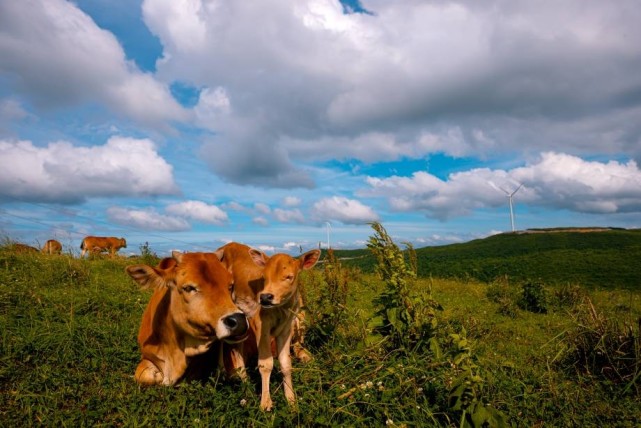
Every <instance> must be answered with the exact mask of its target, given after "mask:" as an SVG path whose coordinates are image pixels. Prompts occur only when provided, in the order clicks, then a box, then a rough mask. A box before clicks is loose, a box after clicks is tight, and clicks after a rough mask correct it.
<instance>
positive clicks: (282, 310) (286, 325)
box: [219, 243, 320, 410]
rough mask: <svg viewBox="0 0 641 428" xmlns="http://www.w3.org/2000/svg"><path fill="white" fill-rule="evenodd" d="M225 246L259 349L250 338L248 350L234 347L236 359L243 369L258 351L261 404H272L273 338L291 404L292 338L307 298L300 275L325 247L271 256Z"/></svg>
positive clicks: (238, 246) (268, 407)
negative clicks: (300, 281)
mask: <svg viewBox="0 0 641 428" xmlns="http://www.w3.org/2000/svg"><path fill="white" fill-rule="evenodd" d="M220 250H222V251H223V257H222V262H223V264H225V265H226V266H228V267H229V268H230V269H231V271H232V273H233V275H234V287H235V301H236V304H238V306H239V307H240V308H241V309H242V310H243V311H244V312H245V313H246V314H247V315H248V317H249V319H250V321H249V323H250V326H251V330H252V332H253V334H254V336H255V339H256V344H257V348H258V349H257V350H256V348H255V347H253V346H252V344H251V343H247V344H246V346H242V353H243V355H239V354H238V349H234V350H232V353H231V364H232V366H233V368H236V369H240V370H241V371H242V370H244V367H245V363H246V362H247V361H248V360H249V359H250V358H251V357H252V352H254V353H255V352H256V351H257V353H258V370H259V372H260V377H261V383H262V385H261V386H262V394H261V400H260V407H261V409H263V410H271V408H272V399H271V395H270V392H269V378H270V376H271V372H272V370H273V367H274V358H273V354H272V339H273V340H274V341H275V345H276V355H277V356H278V361H279V363H280V370H281V373H282V375H283V385H284V390H285V397H286V398H287V401H288V402H289V403H290V404H294V403H295V401H296V396H295V394H294V388H293V385H292V363H291V355H290V344H291V340H292V336H293V333H294V329H295V327H296V326H297V325H298V323H299V319H298V317H297V315H298V313H299V311H300V309H301V302H302V299H301V295H300V291H299V288H298V276H299V273H300V272H301V271H302V270H304V269H310V268H312V267H313V266H314V265H315V264H316V262H317V261H318V259H319V258H320V250H312V251H309V252H307V253H305V254H303V255H302V256H300V257H299V258H297V259H295V258H293V257H291V256H289V255H287V254H275V255H273V256H272V257H268V256H267V255H265V254H264V253H262V252H260V251H258V250H255V249H251V248H249V247H247V246H245V245H242V244H237V243H231V244H227V245H225V246H224V247H222V248H220V249H219V251H220ZM301 350H302V348H301ZM302 351H304V350H302Z"/></svg>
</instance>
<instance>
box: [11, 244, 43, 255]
mask: <svg viewBox="0 0 641 428" xmlns="http://www.w3.org/2000/svg"><path fill="white" fill-rule="evenodd" d="M11 249H12V250H13V251H15V252H16V253H20V254H24V253H37V252H38V249H37V248H35V247H32V246H31V245H27V244H21V243H20V242H14V243H13V244H11Z"/></svg>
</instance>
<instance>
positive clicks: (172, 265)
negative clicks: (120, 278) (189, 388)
mask: <svg viewBox="0 0 641 428" xmlns="http://www.w3.org/2000/svg"><path fill="white" fill-rule="evenodd" d="M220 257H222V253H184V254H183V253H179V252H176V251H174V252H173V253H172V257H171V258H165V259H163V260H162V261H161V262H160V264H159V265H158V266H156V267H150V266H147V265H135V266H128V267H127V268H126V271H127V273H128V274H129V275H130V276H131V277H132V278H133V279H134V280H135V281H136V282H137V283H138V284H140V285H141V286H143V287H152V288H154V293H153V295H152V296H151V299H150V301H149V304H148V305H147V308H146V309H145V312H144V314H143V318H142V322H141V324H140V331H139V333H138V344H139V345H140V349H141V352H142V361H141V362H140V363H139V364H138V367H137V369H136V374H135V379H136V381H137V382H138V383H140V384H143V385H156V384H161V385H174V384H175V383H176V382H178V381H180V380H181V379H182V378H183V377H184V375H185V373H186V371H187V370H188V369H190V363H192V360H193V359H194V357H196V356H198V355H201V354H204V353H206V352H208V351H209V349H210V347H211V346H212V345H213V344H214V343H215V342H217V341H218V340H224V341H227V342H239V341H242V340H245V339H246V338H247V335H248V332H249V329H248V327H249V326H248V322H247V318H246V317H245V315H244V314H243V313H242V312H241V311H240V310H239V309H238V308H237V307H236V305H235V304H234V302H233V301H232V297H231V288H232V276H231V274H230V273H229V271H228V270H227V269H225V268H224V267H223V265H222V264H221V263H220V261H219V258H220ZM214 363H215V361H214Z"/></svg>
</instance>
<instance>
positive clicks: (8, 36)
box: [0, 0, 189, 129]
mask: <svg viewBox="0 0 641 428" xmlns="http://www.w3.org/2000/svg"><path fill="white" fill-rule="evenodd" d="M0 28H2V29H3V31H2V33H0V57H2V61H1V62H0V73H1V75H3V76H4V79H5V82H7V83H8V84H9V85H10V86H11V87H12V89H13V90H14V91H15V92H16V93H19V94H21V95H23V96H25V97H27V98H28V99H29V100H30V101H32V102H33V103H34V104H35V105H37V106H39V107H44V108H59V107H67V106H72V105H77V104H90V103H96V102H97V103H100V104H103V105H106V106H107V107H108V108H109V109H110V110H111V111H112V112H114V113H116V114H119V115H121V116H123V117H126V118H131V119H133V120H134V121H137V122H138V123H142V124H144V125H148V126H154V127H157V126H160V127H164V128H166V129H168V128H167V127H168V125H169V121H173V120H187V119H188V118H189V113H188V112H187V111H186V110H184V109H183V108H182V107H181V106H180V105H179V104H178V103H177V102H176V101H175V100H174V99H173V97H172V95H171V93H170V91H169V89H168V87H167V85H165V84H163V83H161V82H160V81H158V80H156V79H155V78H154V77H153V76H152V75H151V74H147V73H143V72H141V71H140V70H139V69H138V68H137V67H136V66H135V65H134V64H133V63H132V62H130V61H128V60H127V59H126V57H125V54H124V51H123V49H122V47H121V46H120V44H119V43H118V41H117V40H116V38H115V37H114V35H113V34H111V33H110V32H108V31H106V30H103V29H101V28H100V27H98V26H97V25H96V23H95V22H94V21H93V20H92V19H91V18H90V17H89V16H88V15H86V14H85V13H84V12H82V11H81V10H80V9H79V8H78V7H77V6H76V5H74V4H73V3H72V2H68V1H64V0H24V1H17V2H13V1H3V2H0Z"/></svg>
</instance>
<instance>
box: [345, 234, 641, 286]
mask: <svg viewBox="0 0 641 428" xmlns="http://www.w3.org/2000/svg"><path fill="white" fill-rule="evenodd" d="M336 254H337V256H338V257H340V258H342V259H343V263H344V264H346V265H350V266H358V267H359V268H360V269H362V270H363V271H364V272H373V270H374V259H373V257H372V256H371V255H370V254H369V252H368V251H367V250H353V251H336ZM416 254H417V258H418V267H419V269H418V270H419V272H418V273H419V277H429V276H430V275H431V276H433V277H440V278H474V279H478V280H481V281H486V282H489V281H492V280H493V279H495V278H497V277H499V276H504V275H507V276H508V277H509V278H511V279H512V280H517V281H523V280H536V281H539V280H540V281H542V282H544V283H547V284H567V283H574V284H582V285H586V286H602V287H606V288H612V287H617V288H618V287H622V288H635V289H637V288H641V267H640V266H641V230H639V229H634V230H627V229H596V230H595V231H586V230H573V229H549V230H533V231H527V233H505V234H500V235H494V236H490V237H488V238H484V239H477V240H474V241H470V242H466V243H462V244H452V245H445V246H440V247H424V248H419V249H417V250H416Z"/></svg>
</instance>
